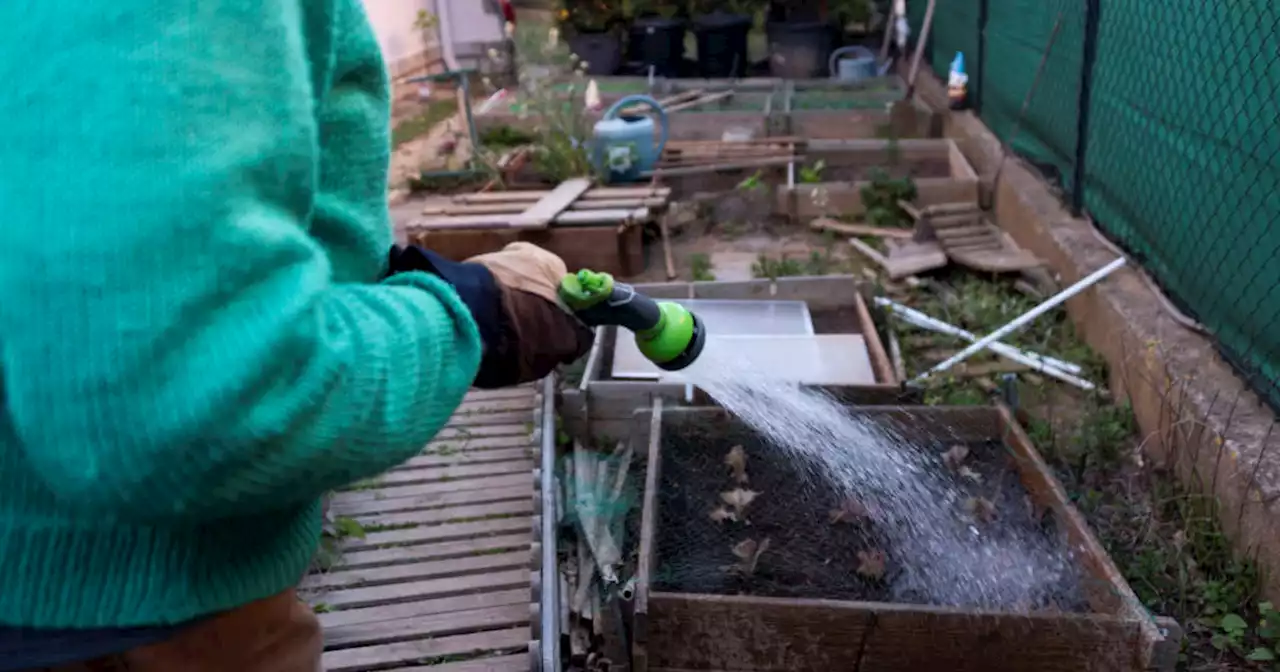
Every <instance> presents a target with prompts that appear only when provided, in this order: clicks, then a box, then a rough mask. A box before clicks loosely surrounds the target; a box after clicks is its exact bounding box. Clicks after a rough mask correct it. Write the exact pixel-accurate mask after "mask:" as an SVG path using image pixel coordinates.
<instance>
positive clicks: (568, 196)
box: [511, 177, 591, 229]
mask: <svg viewBox="0 0 1280 672" xmlns="http://www.w3.org/2000/svg"><path fill="white" fill-rule="evenodd" d="M590 188H591V180H590V179H587V178H581V177H580V178H575V179H572V180H565V181H564V182H561V183H560V185H559V186H557V187H556V188H555V189H553V190H552V191H551V193H549V194H547V195H546V196H543V197H542V198H540V199H538V202H537V203H535V204H534V205H533V207H531V208H529V209H528V210H525V211H524V212H523V213H521V215H520V216H519V217H516V218H514V219H512V220H511V226H513V227H516V228H521V229H544V228H546V227H547V225H548V224H550V223H551V222H552V220H554V219H556V217H557V216H559V215H560V213H562V212H564V211H565V210H566V209H568V207H569V205H570V204H572V203H573V202H574V201H576V200H578V197H579V196H581V195H582V194H583V193H585V192H586V191H587V190H588V189H590Z"/></svg>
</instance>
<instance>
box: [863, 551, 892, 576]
mask: <svg viewBox="0 0 1280 672" xmlns="http://www.w3.org/2000/svg"><path fill="white" fill-rule="evenodd" d="M886 561H887V558H886V557H885V554H884V551H881V550H879V549H871V550H869V551H858V575H859V576H863V577H866V578H868V579H873V580H879V579H882V578H884V570H885V562H886Z"/></svg>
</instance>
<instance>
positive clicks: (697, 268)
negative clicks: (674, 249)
mask: <svg viewBox="0 0 1280 672" xmlns="http://www.w3.org/2000/svg"><path fill="white" fill-rule="evenodd" d="M689 270H690V272H691V273H692V274H693V281H694V282H710V281H712V280H715V279H716V274H715V273H712V272H711V257H709V256H707V255H705V254H701V253H699V254H692V255H689Z"/></svg>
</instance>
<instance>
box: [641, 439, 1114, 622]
mask: <svg viewBox="0 0 1280 672" xmlns="http://www.w3.org/2000/svg"><path fill="white" fill-rule="evenodd" d="M734 446H742V448H743V452H744V453H745V457H746V460H745V465H746V466H745V471H746V481H745V482H743V483H739V482H737V479H736V478H735V470H734V469H733V468H732V467H731V466H729V465H727V464H726V459H727V458H728V457H729V456H730V455H731V451H732V449H733V448H734ZM948 448H950V446H945V445H944V446H936V447H932V448H931V451H933V452H934V453H935V454H937V455H939V456H941V455H942V454H943V453H944V452H945V451H946V450H948ZM967 450H968V454H967V456H966V457H965V459H964V460H963V461H962V462H961V463H960V464H959V465H957V469H956V472H957V475H956V476H955V478H956V479H957V481H959V482H961V484H962V487H963V489H964V490H965V491H966V492H967V493H968V496H969V498H970V499H971V500H972V501H971V502H970V504H973V505H976V506H977V507H978V508H979V510H978V511H976V512H975V511H971V510H965V509H964V508H963V507H962V508H961V509H960V510H957V512H956V515H957V517H958V519H959V518H963V517H966V516H979V517H987V516H989V517H990V518H991V520H990V521H989V522H986V523H978V524H983V525H988V526H998V529H999V530H1008V531H1014V530H1016V531H1025V530H1034V531H1035V533H1037V534H1045V535H1049V538H1050V539H1056V535H1057V530H1055V529H1054V525H1053V522H1052V516H1051V515H1043V517H1041V514H1042V513H1043V512H1041V511H1039V510H1036V509H1035V508H1034V507H1032V506H1030V503H1029V500H1028V496H1027V491H1026V490H1025V488H1023V486H1022V484H1021V482H1020V480H1019V478H1018V475H1017V472H1016V471H1015V470H1014V468H1013V464H1012V463H1011V459H1010V457H1009V453H1008V452H1007V451H1006V450H1005V449H1004V448H1003V447H1002V446H1001V445H1000V444H994V443H993V444H977V445H971V446H967ZM730 461H731V458H730ZM940 461H941V458H940ZM939 468H940V469H946V468H947V467H946V466H943V465H941V464H940V466H939ZM661 484H662V485H661V489H660V499H659V515H658V519H659V520H658V523H659V524H658V529H657V531H656V532H657V544H658V561H657V567H656V570H655V571H656V575H655V576H654V586H655V589H656V590H665V591H675V592H689V593H710V594H729V595H734V594H742V595H754V596H759V597H792V598H825V599H845V600H866V601H894V600H893V599H892V598H891V591H890V585H891V582H892V581H893V578H894V576H895V573H896V567H898V566H901V563H903V562H907V561H909V559H906V558H901V557H897V556H896V555H895V552H894V549H893V548H892V547H890V546H888V544H887V540H886V538H885V535H884V534H883V533H882V532H881V531H880V530H878V529H877V526H876V524H875V517H876V516H875V512H874V511H866V509H865V507H864V506H863V505H862V504H861V503H859V502H856V501H850V500H845V499H844V498H843V497H842V496H841V495H840V493H838V492H837V491H836V489H835V488H833V487H832V486H831V485H829V484H828V483H827V482H826V481H825V479H822V478H820V477H817V475H816V474H814V473H812V472H811V471H810V470H809V469H808V468H807V466H806V465H804V464H801V463H798V462H797V461H795V460H794V459H793V458H792V457H790V456H789V455H788V454H787V453H786V452H785V451H783V450H780V449H777V448H774V447H772V446H770V445H768V444H767V443H766V442H764V441H762V440H761V439H760V438H759V437H758V436H756V435H755V434H753V433H752V432H750V431H748V430H745V429H741V428H734V429H730V430H729V431H727V432H715V433H714V435H713V433H712V432H710V431H706V430H704V429H702V428H690V429H689V430H686V431H683V432H681V434H680V435H675V434H671V435H669V436H668V437H667V439H666V440H665V442H664V450H663V462H662V480H661ZM737 490H742V491H746V492H748V493H758V494H756V495H755V496H754V498H751V497H750V495H748V497H747V498H748V499H750V502H749V503H748V504H746V505H745V506H743V507H741V511H738V510H737V509H736V508H735V507H734V506H733V505H732V503H730V502H734V501H738V502H739V503H740V501H741V499H742V497H741V496H736V497H735V496H734V495H733V494H731V493H734V492H735V491H737ZM988 507H989V508H988ZM726 514H728V515H727V516H726ZM735 519H736V520H735ZM765 540H767V544H766V543H765ZM762 546H763V548H762ZM1063 552H1064V553H1065V552H1066V550H1065V547H1064V549H1063ZM1051 592H1052V594H1051V596H1050V598H1049V599H1048V600H1047V601H1046V603H1045V604H1039V605H1029V606H1030V608H1033V609H1045V608H1047V609H1057V610H1062V611H1087V609H1088V607H1087V604H1086V603H1085V601H1084V599H1083V597H1082V593H1081V591H1080V590H1079V589H1078V582H1077V581H1074V580H1070V579H1069V580H1066V581H1064V582H1063V585H1062V586H1060V587H1058V588H1057V589H1055V590H1054V591H1051Z"/></svg>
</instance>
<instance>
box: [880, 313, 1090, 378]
mask: <svg viewBox="0 0 1280 672" xmlns="http://www.w3.org/2000/svg"><path fill="white" fill-rule="evenodd" d="M876 305H877V306H880V307H882V308H888V309H889V310H891V311H893V312H894V314H896V315H897V316H898V317H901V318H902V319H903V321H905V322H909V323H911V324H914V325H915V326H917V327H920V328H922V329H928V330H930V331H936V332H938V333H940V334H947V335H948V336H955V337H956V338H959V339H963V340H966V341H969V342H970V343H975V342H977V340H978V337H977V336H976V335H974V334H973V332H969V331H965V330H964V329H961V328H960V327H957V326H955V325H952V324H947V323H946V322H943V321H942V320H939V319H938V318H936V317H930V316H929V315H926V314H924V313H922V312H920V311H918V310H916V309H914V308H909V307H907V306H904V305H902V304H900V303H895V302H893V301H890V300H889V299H886V298H884V297H882V296H877V297H876ZM987 349H988V350H990V351H992V352H994V353H996V354H997V355H1002V356H1004V357H1007V358H1009V359H1013V358H1014V357H1017V356H1019V355H1021V356H1023V357H1026V358H1028V359H1031V360H1035V361H1038V362H1041V363H1043V364H1044V365H1045V366H1051V367H1053V368H1055V369H1061V370H1063V371H1066V372H1067V373H1071V374H1075V375H1080V374H1081V373H1082V372H1083V371H1084V368H1083V367H1081V366H1080V365H1079V364H1073V363H1071V362H1068V361H1064V360H1061V359H1057V358H1055V357H1050V356H1048V355H1042V354H1040V353H1038V352H1032V351H1030V350H1023V349H1022V348H1017V347H1014V346H1012V345H1009V344H1007V343H999V342H996V343H992V344H991V345H990V346H989V347H988V348H987ZM1020 363H1021V362H1020ZM1028 366H1030V365H1029V364H1028Z"/></svg>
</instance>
